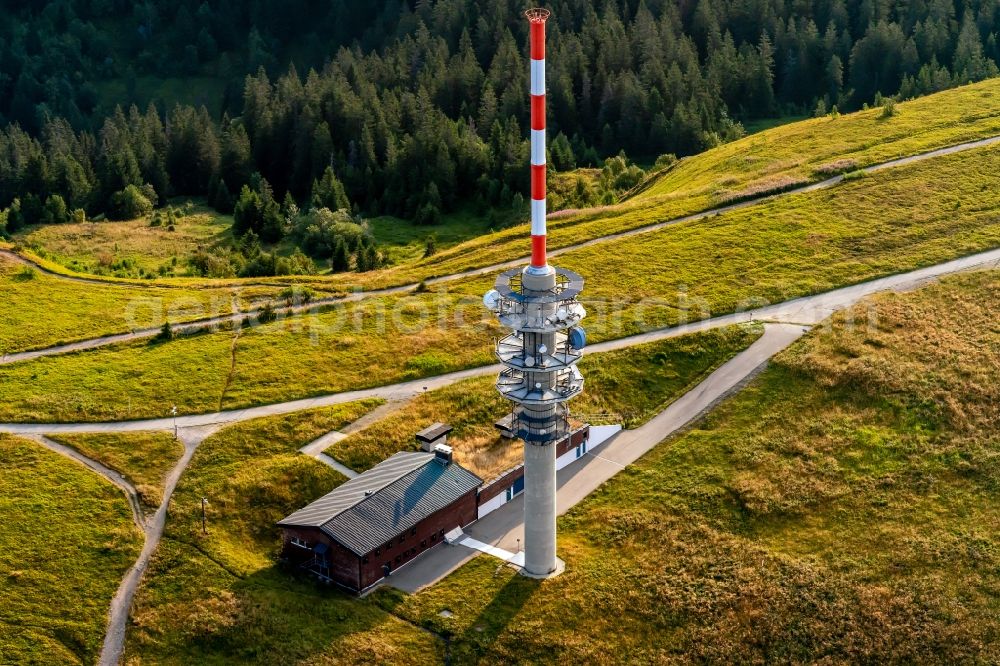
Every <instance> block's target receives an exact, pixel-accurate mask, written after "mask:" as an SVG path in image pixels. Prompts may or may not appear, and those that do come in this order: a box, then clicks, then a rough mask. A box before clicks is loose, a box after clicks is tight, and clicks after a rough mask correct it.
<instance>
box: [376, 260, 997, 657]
mask: <svg viewBox="0 0 1000 666" xmlns="http://www.w3.org/2000/svg"><path fill="white" fill-rule="evenodd" d="M873 305H874V307H875V308H876V310H877V312H878V324H877V327H874V328H871V329H869V328H865V327H860V326H852V325H851V324H850V321H851V318H850V317H849V316H847V315H845V314H839V315H837V316H835V317H834V320H833V323H832V326H831V327H830V328H829V329H817V330H816V331H814V332H813V333H811V334H809V335H808V336H807V337H806V338H804V339H803V340H802V341H800V342H799V343H797V344H796V345H794V346H793V347H792V348H791V349H789V350H788V351H786V352H784V353H782V354H781V355H779V356H778V357H776V359H775V360H774V361H773V362H772V364H771V365H770V367H769V368H768V369H767V370H766V371H765V372H764V373H763V374H762V375H760V376H759V377H758V378H757V379H756V380H754V382H753V383H752V384H751V385H750V386H749V387H748V388H747V389H745V390H744V391H742V392H741V393H740V394H738V395H736V396H735V397H733V398H731V399H730V400H729V401H727V402H726V403H724V404H723V405H722V406H720V407H719V408H717V409H716V410H715V411H713V412H712V413H711V414H709V415H708V416H707V417H706V418H705V419H703V420H702V421H701V422H700V423H699V424H696V426H695V427H693V428H692V429H690V430H689V431H688V432H685V433H683V434H680V435H678V436H675V437H673V438H671V439H668V440H667V441H665V442H664V443H662V444H660V445H659V446H658V447H657V448H656V449H654V450H653V451H652V452H650V453H649V454H647V455H646V456H645V457H643V458H642V459H640V460H639V461H638V462H637V463H636V464H635V465H634V466H632V467H630V468H629V469H627V470H625V471H623V472H622V473H620V474H619V475H618V476H616V477H615V478H614V479H612V480H611V481H609V482H608V483H606V484H605V485H604V486H602V487H601V488H600V489H599V490H598V491H597V492H596V493H594V494H593V495H592V496H590V497H588V498H587V499H586V500H584V502H582V503H581V504H580V505H578V506H577V507H575V508H574V509H572V510H571V511H570V512H569V513H568V514H567V515H566V516H564V517H562V518H561V519H560V525H559V529H560V556H561V557H562V558H563V559H565V560H566V562H567V565H568V566H567V571H566V573H564V574H563V575H562V576H560V577H558V578H555V579H552V580H549V581H544V582H541V583H539V582H537V581H532V580H528V579H525V578H521V577H519V576H517V575H516V574H515V573H514V572H513V571H511V570H509V569H506V568H498V567H497V563H496V561H495V560H492V559H490V558H486V557H480V558H477V559H476V560H474V561H473V562H471V563H470V564H468V565H466V566H464V567H463V568H462V569H460V570H458V571H457V572H455V573H454V574H452V575H451V576H449V577H448V578H447V579H445V580H444V581H443V582H442V583H439V584H438V585H436V586H435V587H433V588H430V589H428V590H426V591H424V592H421V593H419V594H417V595H414V596H412V597H408V596H406V595H403V594H401V593H398V592H393V591H388V590H382V591H379V593H378V594H377V596H378V598H379V600H380V602H381V603H383V604H384V606H385V607H386V608H391V609H392V611H393V612H394V613H397V614H400V615H403V616H404V617H407V618H410V619H411V620H413V621H414V622H418V623H420V624H422V625H423V626H426V627H427V628H428V629H430V630H432V631H435V632H437V633H441V634H444V635H448V636H450V637H451V642H450V647H451V659H452V663H500V662H508V661H512V660H519V661H545V662H552V661H558V662H565V663H583V662H586V663H612V662H616V663H619V662H622V661H629V662H637V663H662V662H681V663H687V662H691V663H698V662H706V661H709V662H723V663H731V662H775V661H777V662H794V663H803V662H813V663H815V662H826V663H842V662H853V663H858V662H871V663H881V662H909V663H960V662H969V663H992V662H995V661H997V660H998V659H1000V651H998V649H1000V648H998V646H1000V619H998V618H1000V612H998V611H1000V604H998V601H997V600H998V599H1000V577H998V575H997V574H998V572H1000V539H998V537H997V535H998V533H1000V518H998V516H1000V504H998V499H997V497H998V496H997V489H998V488H1000V457H998V453H997V452H998V450H1000V439H998V438H997V428H998V425H1000V393H998V389H997V387H998V386H1000V365H998V362H997V359H998V353H997V352H998V350H1000V331H998V330H997V328H996V326H995V312H996V309H997V307H998V306H1000V273H997V272H995V271H994V272H990V273H980V274H972V275H966V276H960V277H956V278H950V279H948V280H947V281H945V282H944V283H943V284H941V285H935V286H931V287H928V288H925V289H923V290H921V291H918V292H914V293H909V294H903V295H900V294H890V295H885V296H880V297H878V298H877V299H876V300H874V301H873ZM866 306H867V304H866ZM864 312H865V315H867V312H868V310H867V307H865V309H864ZM442 611H449V612H450V616H449V617H443V616H442V615H440V613H441V612H442ZM636 627H643V628H644V629H643V630H642V631H636V630H635V628H636ZM612 655H613V656H612Z"/></svg>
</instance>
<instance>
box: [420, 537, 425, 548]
mask: <svg viewBox="0 0 1000 666" xmlns="http://www.w3.org/2000/svg"><path fill="white" fill-rule="evenodd" d="M420 547H421V548H426V547H427V539H424V540H423V541H421V542H420Z"/></svg>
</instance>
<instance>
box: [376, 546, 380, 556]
mask: <svg viewBox="0 0 1000 666" xmlns="http://www.w3.org/2000/svg"><path fill="white" fill-rule="evenodd" d="M379 552H380V551H379V549H378V548H376V549H375V557H378V556H379Z"/></svg>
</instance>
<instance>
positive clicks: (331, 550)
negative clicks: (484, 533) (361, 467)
mask: <svg viewBox="0 0 1000 666" xmlns="http://www.w3.org/2000/svg"><path fill="white" fill-rule="evenodd" d="M435 439H440V438H435ZM482 483H483V481H482V479H480V478H479V477H478V476H476V475H475V474H473V473H472V472H470V471H469V470H467V469H465V468H464V467H462V466H461V465H459V464H458V463H456V462H454V461H453V460H452V451H451V449H450V448H449V447H447V446H443V445H440V444H438V445H437V446H436V447H435V449H434V451H433V452H430V453H425V452H422V451H421V452H401V453H397V454H395V455H394V456H392V457H391V458H388V459H387V460H384V461H382V462H381V463H379V464H378V465H376V466H375V467H373V468H371V469H370V470H368V471H367V472H364V473H363V474H360V475H358V476H357V477H355V478H353V479H351V480H349V481H347V482H345V483H343V484H341V485H340V486H338V487H337V488H336V489H335V490H333V491H332V492H330V493H328V494H327V495H324V496H323V497H321V498H320V499H318V500H316V501H315V502H313V503H312V504H310V505H308V506H306V507H304V508H303V509H300V510H299V511H296V512H295V513H293V514H292V515H290V516H288V517H287V518H285V519H284V520H282V521H281V522H279V523H278V525H279V526H280V527H281V528H282V532H283V538H284V544H283V550H282V554H283V557H284V558H285V559H286V560H287V561H289V562H291V563H293V564H296V565H299V566H301V567H303V568H305V569H308V570H309V571H311V572H312V573H314V574H315V575H316V576H318V577H319V578H321V579H322V580H326V581H329V582H333V583H336V584H338V585H340V586H342V587H345V588H347V589H348V590H351V591H354V592H360V591H362V590H364V589H366V588H368V587H370V586H371V585H373V584H375V583H377V582H378V581H380V580H381V579H383V578H384V577H386V576H388V575H389V574H390V573H392V571H394V570H396V569H398V568H399V567H400V566H402V565H404V564H406V563H407V562H409V561H410V560H412V559H413V558H415V557H417V556H418V555H419V554H421V553H422V552H424V551H425V550H427V549H428V548H432V547H433V546H435V545H437V544H438V543H440V542H441V541H442V540H443V539H444V535H445V533H447V532H450V531H451V530H453V529H455V528H456V527H465V526H466V525H468V524H469V523H472V522H473V521H475V520H476V518H477V507H478V500H477V493H478V490H479V488H480V486H481V485H482Z"/></svg>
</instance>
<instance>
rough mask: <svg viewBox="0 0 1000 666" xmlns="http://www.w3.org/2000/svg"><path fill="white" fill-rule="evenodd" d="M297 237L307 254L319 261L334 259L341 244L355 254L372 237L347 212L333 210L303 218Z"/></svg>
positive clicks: (320, 211)
mask: <svg viewBox="0 0 1000 666" xmlns="http://www.w3.org/2000/svg"><path fill="white" fill-rule="evenodd" d="M293 233H294V236H295V239H296V241H298V244H299V246H300V247H301V248H302V249H303V250H304V251H305V253H306V254H308V255H309V256H311V257H314V258H316V259H330V258H332V257H333V256H334V250H336V249H337V242H338V241H342V242H343V243H344V245H345V246H346V248H347V250H348V252H355V251H356V250H357V249H358V248H359V247H360V246H361V241H362V239H363V238H365V237H367V235H368V231H367V229H365V227H364V226H362V225H360V224H358V223H357V222H355V221H354V220H352V219H351V216H350V215H348V214H347V212H346V211H344V210H337V211H333V210H330V209H329V208H320V209H317V210H312V211H310V212H309V213H307V214H305V215H300V216H299V218H298V220H296V222H295V229H294V232H293Z"/></svg>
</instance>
